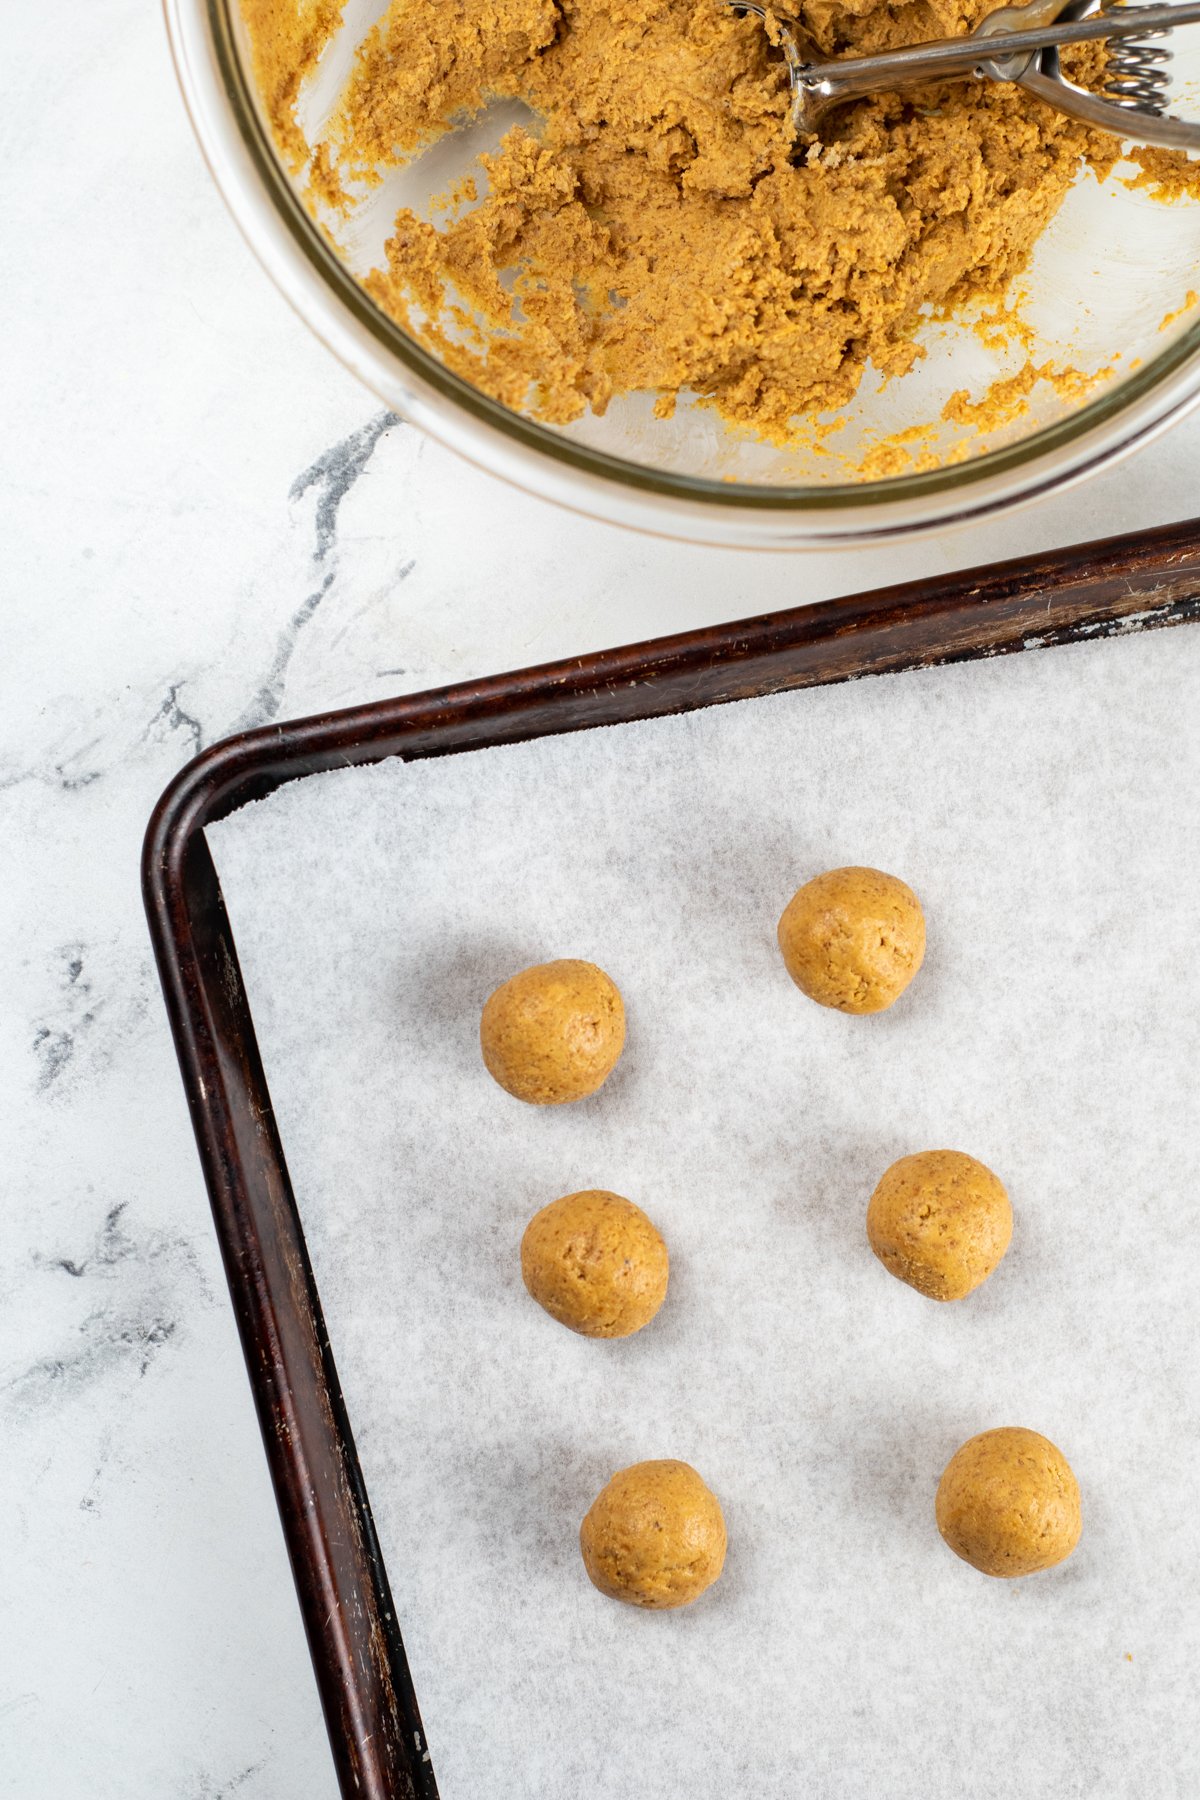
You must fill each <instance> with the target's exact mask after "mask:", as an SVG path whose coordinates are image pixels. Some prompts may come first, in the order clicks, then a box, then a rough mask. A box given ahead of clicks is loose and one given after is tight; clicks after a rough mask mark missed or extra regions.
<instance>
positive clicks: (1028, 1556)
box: [937, 1425, 1082, 1577]
mask: <svg viewBox="0 0 1200 1800" xmlns="http://www.w3.org/2000/svg"><path fill="white" fill-rule="evenodd" d="M937 1526H938V1530H939V1531H940V1532H941V1534H942V1536H943V1537H944V1538H945V1540H946V1542H947V1543H948V1544H949V1546H950V1548H951V1549H952V1550H953V1552H954V1554H955V1555H956V1556H961V1557H962V1559H963V1561H964V1562H969V1563H970V1564H971V1566H972V1568H975V1569H980V1570H982V1572H983V1574H985V1575H998V1576H1003V1577H1011V1576H1015V1575H1032V1574H1033V1573H1034V1572H1035V1571H1036V1570H1038V1569H1051V1568H1053V1567H1054V1565H1055V1563H1060V1562H1064V1561H1065V1560H1066V1558H1067V1557H1068V1556H1070V1554H1071V1552H1072V1550H1074V1548H1075V1546H1076V1544H1077V1543H1078V1542H1079V1534H1080V1531H1081V1529H1082V1521H1081V1517H1080V1509H1079V1483H1078V1482H1077V1481H1076V1479H1075V1477H1074V1475H1073V1474H1072V1473H1071V1466H1070V1464H1069V1463H1068V1462H1067V1459H1066V1457H1065V1456H1064V1455H1063V1453H1062V1451H1061V1450H1059V1449H1058V1448H1056V1446H1055V1445H1054V1444H1052V1443H1051V1442H1050V1440H1049V1438H1044V1437H1043V1436H1042V1435H1041V1433H1040V1432H1038V1431H1027V1430H1025V1429H1024V1428H1023V1427H1022V1426H1018V1425H1009V1426H1004V1427H1002V1428H1001V1429H999V1430H997V1431H983V1432H980V1434H979V1436H978V1437H973V1438H970V1439H969V1440H968V1441H967V1442H966V1443H965V1444H964V1445H963V1447H962V1449H961V1450H958V1451H956V1452H955V1454H954V1455H953V1456H952V1457H951V1458H950V1461H949V1463H948V1464H947V1465H946V1472H945V1474H944V1475H943V1476H942V1479H941V1481H940V1483H939V1484H938V1491H937Z"/></svg>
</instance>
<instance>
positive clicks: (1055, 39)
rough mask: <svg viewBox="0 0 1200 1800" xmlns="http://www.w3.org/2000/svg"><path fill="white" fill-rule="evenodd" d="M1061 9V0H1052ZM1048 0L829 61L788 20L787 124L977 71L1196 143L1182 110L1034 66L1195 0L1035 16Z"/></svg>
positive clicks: (1139, 136)
mask: <svg viewBox="0 0 1200 1800" xmlns="http://www.w3.org/2000/svg"><path fill="white" fill-rule="evenodd" d="M730 3H731V4H733V5H736V6H737V9H738V10H739V11H740V12H752V13H756V14H757V15H758V16H759V17H760V18H762V19H766V18H767V13H766V10H765V9H764V8H763V7H762V6H758V5H752V4H747V3H744V0H730ZM1058 3H1059V11H1060V12H1061V0H1058ZM1026 11H1028V13H1030V14H1032V15H1034V17H1036V18H1038V21H1039V22H1038V23H1037V24H1035V25H1032V26H1029V27H1026V28H1025V29H1017V30H1007V29H1003V28H1001V29H999V30H998V29H996V27H995V26H991V28H990V29H989V25H990V21H991V20H992V19H995V20H996V23H997V24H998V25H1004V24H1006V23H1007V22H1008V21H1009V20H1011V19H1013V18H1016V17H1019V16H1020V15H1021V14H1023V13H1025V12H1026ZM1048 11H1049V7H1048V5H1047V3H1046V0H1040V3H1039V0H1034V3H1033V4H1031V5H1030V6H1029V7H1028V8H1027V9H1026V8H1024V7H1016V6H1011V7H1005V8H1004V9H1003V12H1002V14H1001V15H997V14H991V15H989V18H986V19H984V20H983V21H982V23H981V24H980V25H978V26H976V28H975V30H974V31H973V32H971V33H969V34H968V35H967V36H965V37H955V38H934V39H932V40H931V41H930V42H928V43H924V44H911V45H908V46H907V47H906V48H905V49H903V50H886V51H882V52H879V53H876V54H874V55H870V56H846V57H841V58H839V59H838V61H836V62H813V61H808V60H806V59H805V57H804V55H803V54H802V51H801V48H800V44H799V42H798V41H797V39H796V38H794V37H793V36H792V34H791V33H790V32H789V31H788V30H787V29H786V28H782V29H781V32H780V39H779V47H780V49H781V50H782V51H783V55H784V58H785V60H786V62H787V67H788V78H789V80H790V82H791V87H792V123H793V125H794V127H795V130H796V135H797V136H798V137H813V136H815V134H816V131H817V128H818V126H819V124H820V121H821V120H822V119H823V118H824V116H825V115H826V113H828V112H829V111H831V109H832V108H833V107H835V106H842V105H844V104H845V102H846V101H848V100H857V99H861V98H862V97H863V96H864V95H867V94H877V93H897V92H906V91H907V90H909V89H911V88H916V87H924V86H926V85H927V84H928V83H929V82H931V81H939V80H947V79H953V78H954V77H955V76H968V77H974V78H976V79H979V80H992V81H1015V82H1017V83H1018V84H1019V85H1020V86H1022V87H1024V88H1026V89H1028V91H1029V92H1030V93H1032V94H1036V95H1037V97H1038V98H1039V99H1040V100H1045V101H1046V102H1047V103H1048V104H1049V105H1051V106H1053V107H1056V108H1057V109H1058V111H1059V112H1064V113H1068V114H1070V115H1071V116H1072V117H1073V118H1077V119H1080V120H1082V121H1083V122H1084V123H1086V124H1089V125H1096V126H1099V127H1100V128H1101V129H1102V130H1104V131H1111V132H1115V133H1116V134H1117V135H1118V136H1120V137H1126V138H1130V139H1132V140H1133V141H1134V142H1135V143H1139V144H1154V145H1156V146H1159V147H1161V148H1163V149H1167V150H1200V124H1192V123H1190V122H1189V121H1186V120H1183V119H1171V118H1162V117H1158V116H1156V115H1154V114H1151V113H1147V112H1143V111H1141V110H1140V109H1136V108H1134V107H1131V106H1122V105H1121V104H1120V103H1119V102H1117V101H1115V100H1104V99H1101V98H1100V96H1099V95H1097V94H1090V93H1088V92H1087V91H1086V89H1084V88H1080V87H1076V86H1075V85H1074V84H1073V83H1070V82H1067V81H1065V80H1064V79H1063V78H1062V77H1061V76H1060V75H1057V74H1055V75H1047V74H1046V73H1045V72H1044V71H1043V70H1042V69H1041V67H1040V66H1039V65H1040V62H1041V54H1042V52H1043V51H1046V50H1057V49H1060V48H1062V47H1063V46H1064V45H1068V44H1085V43H1091V42H1094V41H1095V40H1097V39H1102V38H1117V39H1119V38H1133V37H1139V38H1140V37H1145V36H1147V35H1148V34H1149V33H1151V32H1163V31H1170V30H1172V29H1173V28H1174V27H1175V26H1176V25H1190V24H1196V23H1200V0H1182V3H1181V4H1179V5H1159V6H1122V7H1121V8H1120V10H1119V11H1113V12H1106V13H1093V14H1092V15H1091V16H1089V17H1088V18H1083V19H1073V20H1063V19H1061V18H1056V19H1055V20H1054V21H1052V22H1047V23H1042V22H1041V21H1042V20H1044V19H1045V17H1046V14H1047V12H1048Z"/></svg>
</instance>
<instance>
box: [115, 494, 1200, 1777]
mask: <svg viewBox="0 0 1200 1800" xmlns="http://www.w3.org/2000/svg"><path fill="white" fill-rule="evenodd" d="M1198 617H1200V520H1191V521H1188V522H1186V523H1184V524H1181V525H1170V526H1165V527H1162V528H1159V529H1157V530H1154V531H1149V532H1144V533H1139V534H1137V535H1135V536H1131V537H1124V538H1115V539H1111V540H1108V541H1106V542H1101V543H1092V544H1085V545H1081V546H1078V547H1076V548H1072V549H1068V550H1061V551H1056V552H1054V553H1052V554H1050V555H1046V556H1042V557H1036V558H1026V559H1022V560H1021V561H1018V562H1012V563H1006V564H1001V565H999V566H996V567H992V568H987V569H972V570H968V571H966V572H964V573H959V574H955V575H950V576H943V577H940V578H939V579H937V580H933V581H924V582H909V583H906V584H905V585H903V586H900V587H893V588H886V589H881V590H879V591H877V592H875V593H869V594H857V595H852V596H850V597H848V598H845V599H841V600H832V601H828V602H825V603H822V604H818V605H814V606H805V607H800V608H797V609H796V610H795V611H791V612H782V613H775V614H770V615H767V616H764V617H762V618H757V619H747V620H743V621H741V622H739V623H737V624H734V625H720V626H715V627H712V628H710V629H708V630H703V631H694V632H687V633H684V634H682V635H680V636H677V637H669V638H661V639H658V640H656V641H653V642H650V643H644V644H635V645H632V646H630V647H628V648H625V649H620V650H606V651H601V652H599V653H598V654H596V655H592V656H586V657H581V658H578V659H576V660H572V661H567V662H559V663H549V664H546V665H545V666H544V667H541V668H535V669H524V670H520V671H518V672H516V673H514V674H508V675H497V676H493V677H491V678H490V679H488V680H486V681H473V682H464V683H462V684H461V685H459V686H456V687H450V688H442V689H438V690H435V691H432V692H429V693H424V694H412V695H406V696H405V697H403V698H402V699H398V700H384V701H379V702H377V703H374V704H372V705H369V706H362V707H356V708H352V709H350V710H348V711H344V712H336V713H328V714H324V715H321V716H319V717H316V718H310V719H300V720H297V721H295V722H293V723H290V724H281V725H271V726H268V727H265V728H264V729H262V730H259V731H251V732H246V733H244V734H242V735H241V736H239V737H233V738H228V739H226V741H225V742H224V743H220V744H215V745H214V746H213V747H212V748H211V749H209V750H206V751H205V752H204V753H203V754H202V755H200V756H198V757H196V759H195V760H194V761H193V762H191V763H189V764H188V765H187V767H186V768H185V769H183V770H182V771H181V772H180V774H179V775H178V776H177V777H176V778H175V780H174V781H173V782H172V783H171V784H170V786H169V787H168V788H167V790H166V792H165V793H164V794H163V796H162V798H161V799H160V801H159V803H158V805H157V806H156V808H155V810H154V813H153V815H152V817H151V819H150V824H149V827H148V829H147V833H146V841H145V847H144V851H143V861H142V885H143V893H144V897H145V903H146V911H147V914H148V917H149V922H150V934H151V937H152V939H153V942H154V950H155V955H156V958H157V961H158V969H159V975H160V978H161V981H162V986H163V993H164V996H165V998H166V1004H167V1012H168V1015H169V1018H170V1022H171V1030H172V1033H173V1035H174V1038H175V1046H176V1050H177V1052H178V1056H179V1064H180V1069H181V1071H182V1074H183V1083H184V1088H185V1090H186V1093H187V1099H188V1106H189V1108H190V1111H191V1116H192V1124H193V1127H194V1129H195V1133H196V1142H197V1145H198V1147H199V1151H200V1160H201V1163H202V1164H203V1168H204V1175H205V1180H206V1182H207V1185H208V1191H209V1196H210V1199H211V1201H212V1209H213V1217H214V1219H215V1222H216V1229H217V1236H218V1239H219V1241H220V1245H221V1253H222V1256H223V1258H224V1263H225V1271H226V1275H227V1276H228V1280H229V1289H230V1294H231V1296H232V1299H233V1308H234V1313H235V1315H236V1318H237V1323H238V1329H239V1331H240V1333H241V1339H242V1348H243V1350H244V1352H245V1356H246V1364H247V1367H248V1370H249V1374H250V1384H251V1387H252V1388H253V1390H254V1399H255V1404H256V1406H257V1409H258V1417H259V1423H260V1425H261V1428H262V1433H263V1439H264V1442H265V1445H266V1452H267V1461H268V1463H269V1465H270V1470H271V1477H272V1480H273V1482H274V1484H275V1494H276V1498H277V1500H278V1503H279V1511H280V1516H281V1518H282V1521H283V1530H284V1536H285V1538H286V1540H287V1547H288V1553H289V1555H290V1557H291V1562H292V1569H293V1573H294V1575H295V1579H296V1587H297V1591H298V1594H299V1599H300V1608H301V1612H302V1614H303V1617H304V1624H305V1629H306V1631H307V1633H308V1642H309V1648H310V1650H311V1652H312V1658H313V1663H314V1665H315V1668H316V1675H317V1684H318V1688H319V1690H320V1694H321V1700H322V1704H323V1706H324V1709H325V1717H326V1722H327V1724H328V1728H329V1734H330V1739H331V1742H332V1746H333V1757H334V1763H335V1766H336V1768H337V1774H338V1780H339V1782H340V1785H341V1790H342V1793H343V1794H344V1795H346V1796H347V1797H348V1800H349V1797H350V1796H353V1797H354V1800H436V1794H437V1787H436V1783H435V1779H434V1775H433V1769H432V1765H431V1762H430V1757H429V1753H428V1750H427V1748H426V1745H425V1738H424V1733H423V1730H422V1727H421V1719H420V1713H419V1710H418V1705H417V1698H416V1694H415V1693H414V1691H413V1685H412V1680H411V1677H410V1675H409V1670H408V1664H407V1661H406V1658H405V1654H404V1646H403V1643H402V1641H401V1636H400V1630H399V1626H398V1624H397V1620H396V1612H395V1607H394V1605H393V1601H392V1596H391V1593H390V1590H389V1587H388V1579H387V1570H386V1569H385V1567H384V1563H383V1557H382V1555H381V1552H380V1548H379V1543H378V1539H377V1538H376V1535H375V1529H374V1526H373V1524H372V1520H371V1509H370V1504H369V1501H368V1497H367V1492H366V1488H365V1486H364V1484H363V1478H362V1472H361V1470H360V1468H359V1463H358V1457H357V1454H356V1452H355V1448H354V1438H353V1435H352V1433H351V1429H350V1421H349V1419H348V1418H347V1416H346V1409H345V1405H344V1402H343V1400H342V1394H341V1389H340V1387H339V1385H338V1378H337V1370H336V1368H335V1366H334V1359H333V1354H332V1351H331V1349H330V1344H329V1339H328V1337H327V1335H326V1331H325V1324H324V1320H323V1317H322V1313H321V1301H320V1296H319V1294H318V1292H317V1288H316V1283H315V1281H314V1279H313V1272H312V1267H311V1264H310V1262H309V1258H308V1252H307V1249H306V1246H305V1241H304V1229H303V1226H302V1223H301V1220H300V1216H299V1213H298V1211H297V1208H296V1201H295V1197H294V1195H293V1193H292V1188H291V1183H290V1181H289V1178H288V1171H287V1164H286V1161H285V1159H284V1151H283V1144H282V1142H281V1141H280V1137H279V1130H278V1127H277V1125H276V1122H275V1116H274V1113H273V1111H272V1107H271V1097H270V1094H269V1093H268V1091H267V1083H266V1078H265V1076H264V1074H263V1066H262V1061H261V1058H260V1055H259V1050H258V1044H257V1042H256V1039H255V1034H254V1020H253V1017H252V1015H251V1012H250V1005H249V1001H248V999H247V997H246V991H245V987H244V985H243V982H242V976H241V971H240V969H239V967H238V959H237V950H236V948H235V946H234V942H233V936H232V933H231V931H230V927H229V919H228V917H227V915H226V911H225V904H224V900H223V898H222V895H221V886H220V882H219V880H218V878H217V872H216V869H215V867H214V865H213V861H212V857H211V856H210V854H209V850H208V845H207V843H206V841H205V836H204V827H205V826H206V825H208V824H210V823H212V822H213V821H214V820H217V819H221V818H224V817H226V816H227V815H228V814H229V813H231V812H234V811H235V810H236V809H237V808H238V807H240V806H243V805H245V804H246V803H247V802H248V801H250V800H256V799H260V798H262V796H263V795H265V794H269V793H271V792H273V790H274V789H276V788H278V787H281V786H282V785H283V784H284V783H285V782H288V781H296V780H298V779H299V778H300V777H302V776H305V775H313V774H316V773H318V772H320V771H322V770H325V769H333V768H341V767H344V766H346V765H348V764H354V763H374V762H381V761H382V760H383V759H384V758H385V757H389V756H399V757H401V758H404V759H411V758H416V757H423V756H449V755H454V754H456V753H458V752H459V751H463V750H482V749H486V748H488V747H489V746H491V745H495V744H504V743H514V742H516V741H518V740H520V739H523V738H534V737H542V736H547V735H550V734H553V733H556V732H564V731H581V730H585V729H586V728H587V727H589V726H593V725H614V724H619V723H621V722H623V721H627V720H630V719H644V718H651V717H655V716H658V715H661V714H665V713H677V712H687V711H690V710H692V709H694V708H696V707H701V706H713V705H716V704H718V703H720V702H723V701H732V700H743V699H748V698H751V697H753V696H756V695H760V694H770V693H776V692H778V691H780V690H782V689H785V688H800V687H815V686H820V685H823V684H825V683H829V682H835V681H846V680H851V679H854V678H856V677H858V676H862V675H877V674H884V673H889V672H895V671H899V670H903V669H913V668H920V667H929V666H932V665H936V664H938V663H946V662H960V661H966V660H969V659H971V658H973V657H985V656H997V655H1006V654H1008V653H1010V652H1012V651H1018V650H1029V649H1042V648H1045V647H1048V646H1051V645H1055V644H1065V643H1072V642H1076V641H1078V640H1081V639H1090V638H1095V637H1104V636H1112V635H1116V634H1119V633H1125V632H1129V631H1147V630H1151V629H1154V628H1158V627H1161V626H1167V625H1178V624H1183V623H1185V622H1187V621H1189V620H1193V619H1196V618H1198Z"/></svg>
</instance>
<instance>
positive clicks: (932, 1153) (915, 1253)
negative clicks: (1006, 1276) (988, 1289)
mask: <svg viewBox="0 0 1200 1800" xmlns="http://www.w3.org/2000/svg"><path fill="white" fill-rule="evenodd" d="M867 1238H868V1240H869V1242H870V1245H871V1248H872V1250H873V1251H874V1252H875V1254H876V1256H877V1257H878V1258H879V1260H880V1262H881V1263H882V1264H883V1266H884V1268H885V1269H887V1270H888V1271H889V1273H890V1274H892V1275H895V1276H896V1277H897V1278H898V1279H899V1280H900V1281H906V1282H907V1283H908V1285H909V1287H913V1288H916V1290H917V1292H918V1293H919V1294H926V1295H928V1297H929V1298H930V1299H931V1300H961V1299H963V1298H964V1296H965V1295H967V1294H969V1293H971V1292H972V1291H973V1290H974V1289H975V1288H977V1287H979V1286H980V1284H981V1283H982V1282H985V1281H986V1280H987V1278H988V1276H989V1275H990V1274H991V1273H992V1271H993V1269H995V1268H996V1266H997V1265H998V1263H999V1262H1000V1259H1001V1257H1002V1256H1003V1255H1004V1252H1005V1251H1006V1250H1007V1249H1008V1246H1009V1242H1010V1240H1011V1238H1012V1207H1011V1206H1010V1204H1009V1199H1008V1195H1007V1193H1006V1192H1005V1190H1004V1185H1003V1183H1002V1182H1001V1181H999V1180H998V1179H997V1177H996V1176H995V1175H993V1174H992V1171H991V1170H990V1169H989V1168H986V1167H985V1166H984V1164H983V1163H981V1162H976V1160H975V1158H974V1157H973V1156H965V1155H964V1154H963V1152H962V1151H961V1150H922V1151H919V1152H918V1153H917V1155H915V1156H902V1157H901V1158H900V1161H899V1162H894V1163H893V1164H892V1166H891V1168H890V1169H888V1170H887V1171H886V1173H885V1174H884V1176H883V1178H882V1180H881V1181H880V1183H879V1185H878V1187H877V1188H876V1189H875V1192H874V1193H873V1194H872V1195H871V1200H870V1204H869V1205H868V1207H867Z"/></svg>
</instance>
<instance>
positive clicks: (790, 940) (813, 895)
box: [779, 869, 925, 1013]
mask: <svg viewBox="0 0 1200 1800" xmlns="http://www.w3.org/2000/svg"><path fill="white" fill-rule="evenodd" d="M779 948H780V949H781V950H782V951H783V960H784V962H785V963H786V965H787V972H788V974H789V975H790V976H791V978H792V980H793V981H794V982H795V984H796V986H797V987H798V988H800V989H801V990H802V991H803V992H804V993H806V994H807V995H808V997H809V999H810V1000H815V1001H816V1002H817V1004H818V1005H819V1006H833V1007H836V1008H837V1010H838V1012H844V1013H876V1012H883V1011H884V1009H885V1007H888V1006H891V1004H892V1002H893V1001H894V1000H898V999H899V998H900V996H901V994H902V993H903V992H904V990H905V988H906V987H907V986H908V984H909V982H910V981H911V980H912V978H913V976H914V975H915V974H916V972H917V970H918V969H919V968H920V966H921V963H922V960H923V959H924V956H925V915H924V914H923V913H922V911H921V902H920V901H919V900H918V899H917V896H916V895H915V894H914V893H913V891H912V889H911V888H910V887H906V886H905V884H904V882H902V881H898V880H897V878H896V877H895V876H894V875H884V874H882V873H881V871H880V870H879V869H830V870H828V871H827V873H826V874H824V875H817V876H816V877H815V878H814V879H813V880H812V881H806V882H805V884H804V886H803V887H802V888H798V889H797V891H796V892H795V893H794V894H793V895H792V897H791V899H790V900H789V901H788V903H787V906H786V907H785V908H784V913H783V917H782V919H780V921H779Z"/></svg>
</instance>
